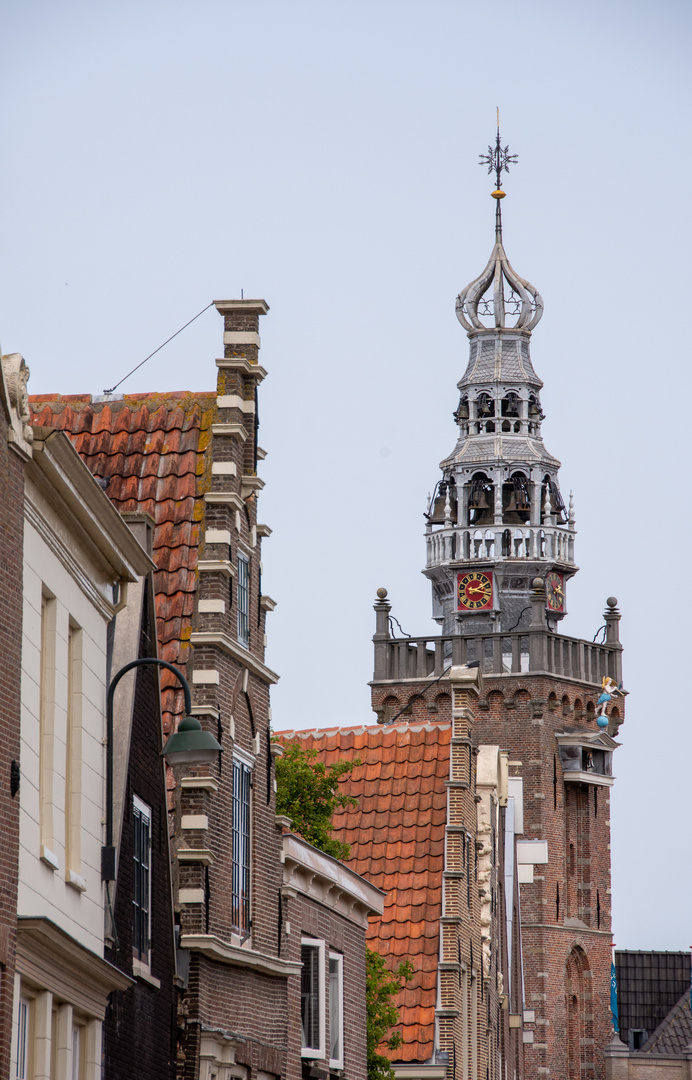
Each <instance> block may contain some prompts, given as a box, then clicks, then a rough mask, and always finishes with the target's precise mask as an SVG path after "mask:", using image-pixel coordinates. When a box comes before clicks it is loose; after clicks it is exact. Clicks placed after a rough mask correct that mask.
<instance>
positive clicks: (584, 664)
mask: <svg viewBox="0 0 692 1080" xmlns="http://www.w3.org/2000/svg"><path fill="white" fill-rule="evenodd" d="M483 160H484V162H485V163H486V164H488V166H489V170H488V171H489V172H495V179H496V189H495V190H494V191H493V193H492V195H493V198H494V199H495V200H496V212H495V213H496V220H495V245H494V247H493V250H492V253H491V256H490V259H489V261H488V264H487V266H486V267H485V269H484V270H483V272H482V273H481V274H480V275H479V276H478V277H477V278H476V279H475V280H474V281H473V282H472V283H471V284H470V285H468V286H467V287H466V288H465V289H464V290H463V291H462V292H461V294H460V295H459V297H458V299H457V305H456V309H457V317H458V319H459V321H460V323H461V324H462V326H463V327H464V329H465V330H466V332H467V335H468V338H469V342H470V355H469V361H468V366H467V368H466V371H465V373H464V375H463V376H462V378H461V380H460V382H459V383H458V386H459V390H460V392H461V397H460V401H459V404H458V406H457V409H456V412H455V414H454V418H455V420H456V423H457V425H458V428H459V437H458V440H457V443H456V446H455V447H454V449H453V451H452V453H451V454H450V455H449V456H448V457H446V458H445V459H444V461H442V463H441V466H440V467H441V470H442V476H441V478H440V480H439V481H438V483H437V485H436V488H435V491H434V492H433V497H432V498H431V499H430V500H429V505H428V508H427V514H426V518H427V526H426V546H427V561H426V567H425V570H424V573H425V574H426V576H427V577H428V578H429V579H430V581H431V585H432V599H433V618H434V619H435V621H436V622H437V623H438V624H439V627H440V630H439V632H438V634H437V635H436V636H426V637H421V638H407V639H401V638H398V639H396V638H394V637H392V636H391V635H390V631H389V629H388V627H389V626H391V625H392V623H391V621H389V620H388V614H389V607H390V605H389V603H388V601H387V600H386V599H385V598H381V599H380V600H379V601H378V603H377V604H376V609H377V610H378V632H377V633H376V634H375V638H374V643H375V671H374V678H373V682H372V684H371V685H372V701H373V708H374V709H375V711H376V712H377V713H378V716H379V717H380V720H381V721H382V722H384V723H387V722H388V721H389V720H391V719H392V718H393V717H394V716H395V715H396V714H398V713H400V712H401V710H404V715H406V716H408V717H410V718H411V720H414V721H420V720H422V719H425V718H429V717H430V713H435V712H437V711H438V709H439V708H440V707H441V706H440V705H439V702H440V700H441V698H440V691H441V690H443V689H445V684H447V686H448V676H447V674H445V673H446V672H447V671H448V669H449V668H450V667H451V666H452V665H458V664H477V665H478V666H479V667H480V668H481V671H482V673H483V691H482V694H481V698H480V700H479V702H478V703H477V704H476V706H475V707H474V711H475V720H474V722H473V724H472V737H473V739H474V741H475V742H476V743H477V744H483V743H485V744H496V745H499V746H500V747H502V748H503V749H506V750H508V751H509V759H510V776H513V777H515V778H516V780H517V781H518V780H519V778H521V781H522V782H523V807H524V814H523V837H521V839H523V840H524V841H527V840H528V841H543V842H547V848H548V862H547V864H545V865H539V866H537V867H536V872H535V873H533V871H531V870H530V869H529V868H527V870H526V871H524V872H523V878H522V876H521V872H520V879H519V880H520V881H522V885H521V926H522V944H523V956H524V1003H523V1004H524V1028H525V1030H524V1042H525V1051H526V1056H525V1061H526V1071H525V1075H526V1076H527V1077H542V1076H546V1077H550V1078H551V1080H591V1078H597V1077H598V1078H600V1077H603V1076H604V1075H605V1065H604V1055H603V1048H604V1047H605V1045H606V1044H607V1042H608V1041H609V1039H610V1037H611V1032H612V1028H611V1018H610V1009H609V999H610V962H611V933H610V810H609V793H610V786H611V785H612V783H613V775H612V754H613V751H614V749H615V748H616V747H617V745H618V743H617V742H616V741H615V738H614V736H615V735H616V734H617V731H618V728H619V726H620V724H621V723H622V720H623V716H622V701H623V699H622V696H621V695H619V694H618V693H617V691H615V692H614V693H613V694H612V696H611V699H610V700H609V701H607V702H606V703H605V704H604V703H602V702H601V703H599V697H600V696H601V693H602V690H603V687H604V680H605V679H611V680H612V683H611V684H609V686H610V688H611V690H612V686H613V684H615V685H616V686H617V685H618V684H620V682H621V645H620V643H619V634H618V624H619V620H620V614H619V612H618V610H617V601H616V600H615V598H614V597H610V598H609V599H608V602H607V609H606V612H605V616H604V624H605V625H604V626H603V629H602V640H600V641H599V642H598V643H595V642H592V641H583V640H579V639H576V638H570V637H566V636H564V635H562V634H560V633H559V624H560V620H561V619H562V618H563V617H564V615H565V613H566V589H567V583H568V581H569V580H570V578H571V577H572V576H573V575H574V574H575V573H576V572H577V566H576V565H575V562H574V537H575V529H574V510H573V503H572V499H571V498H570V500H569V508H567V507H566V506H565V503H564V501H563V499H562V497H561V494H560V488H559V484H558V470H559V468H560V463H559V461H557V459H556V458H554V457H552V455H551V454H550V453H548V451H547V449H546V447H545V445H544V443H543V438H542V435H541V421H542V420H543V412H542V410H541V403H540V390H541V387H542V385H543V384H542V382H541V380H540V379H539V378H538V376H537V375H536V373H535V371H534V368H533V365H532V363H531V356H530V341H531V333H532V331H533V329H534V328H535V326H536V325H537V323H538V321H539V319H540V317H541V315H542V312H543V303H542V300H541V298H540V295H539V293H538V292H537V290H536V289H535V288H534V287H533V286H532V285H531V284H530V283H529V282H528V281H526V280H524V279H523V278H522V277H520V276H519V274H517V273H516V272H515V270H514V269H513V268H512V266H511V265H510V263H509V260H508V259H507V256H506V254H505V250H504V246H503V240H502V218H501V209H500V207H501V199H502V198H504V192H503V191H502V190H501V187H500V180H501V174H502V171H503V170H505V171H507V164H508V162H511V161H513V160H514V158H513V157H510V156H509V154H508V151H507V147H504V148H503V147H502V146H501V143H500V136H499V131H498V135H497V141H496V144H495V146H494V147H490V148H489V153H488V155H487V156H486V157H485V158H484V159H483ZM597 636H598V635H597ZM463 1080H468V1078H467V1077H463ZM471 1080H477V1078H475V1077H472V1078H471Z"/></svg>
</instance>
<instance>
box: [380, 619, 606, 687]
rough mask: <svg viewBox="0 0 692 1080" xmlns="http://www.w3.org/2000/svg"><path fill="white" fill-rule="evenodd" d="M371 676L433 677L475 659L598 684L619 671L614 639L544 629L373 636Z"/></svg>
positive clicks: (490, 669) (489, 669)
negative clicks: (472, 634) (597, 639)
mask: <svg viewBox="0 0 692 1080" xmlns="http://www.w3.org/2000/svg"><path fill="white" fill-rule="evenodd" d="M374 644H375V672H374V678H373V681H374V682H375V683H377V682H388V681H397V682H398V681H399V680H402V679H417V680H423V679H433V678H436V677H439V676H441V675H442V674H443V673H444V671H445V670H446V669H447V668H448V667H450V665H452V664H469V663H472V662H473V661H478V662H479V665H480V668H481V670H482V671H483V673H484V674H485V675H510V674H520V673H522V672H526V673H531V674H537V673H539V672H542V673H549V674H551V675H561V676H563V677H564V678H569V679H578V680H579V681H580V682H586V683H591V684H593V685H594V686H596V685H598V686H600V684H601V681H602V679H603V677H604V676H606V675H608V676H610V678H611V679H613V680H614V681H615V682H616V683H619V682H620V681H621V679H622V675H621V646H620V644H619V643H612V644H609V643H605V644H595V643H593V642H589V641H583V640H581V639H580V638H571V637H565V636H563V635H562V634H554V633H551V632H550V631H548V630H545V629H540V630H528V631H521V632H519V631H515V632H514V633H506V634H502V633H498V634H482V635H479V636H477V637H470V636H469V637H462V636H460V635H453V636H439V637H422V638H389V639H388V640H381V639H380V640H378V638H377V636H376V638H375V643H374Z"/></svg>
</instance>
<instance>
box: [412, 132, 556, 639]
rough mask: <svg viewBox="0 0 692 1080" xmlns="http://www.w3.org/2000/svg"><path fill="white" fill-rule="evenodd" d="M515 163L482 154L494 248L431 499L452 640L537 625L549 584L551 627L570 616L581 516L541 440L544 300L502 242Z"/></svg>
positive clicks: (465, 311) (480, 284)
mask: <svg viewBox="0 0 692 1080" xmlns="http://www.w3.org/2000/svg"><path fill="white" fill-rule="evenodd" d="M515 160H516V155H510V154H509V153H508V149H507V147H505V148H504V149H503V148H502V145H501V143H500V134H499V128H498V134H497V141H496V144H495V146H494V147H493V146H490V147H488V154H487V155H483V156H482V161H483V163H487V164H488V166H489V169H488V171H489V172H495V180H496V186H495V190H494V191H493V192H492V196H493V198H494V199H495V204H496V206H495V244H494V246H493V249H492V252H491V254H490V258H489V260H488V263H487V265H486V267H485V269H484V270H483V271H482V273H481V274H479V275H478V277H476V278H475V279H474V280H473V281H472V282H471V283H470V284H469V285H467V286H466V288H465V289H462V291H461V293H460V294H459V296H458V297H457V302H456V312H457V318H458V319H459V322H460V323H461V325H462V326H463V327H464V329H465V330H466V332H467V335H468V339H469V344H470V351H469V360H468V364H467V367H466V371H465V372H464V374H463V376H462V378H461V379H460V380H459V383H458V384H457V385H458V387H459V391H460V398H459V404H458V405H457V408H456V411H455V413H454V419H455V421H456V423H457V425H458V428H459V437H458V440H457V443H456V446H455V447H454V449H453V450H452V452H451V454H449V455H448V457H446V458H445V459H444V461H442V462H441V465H440V468H441V470H442V476H441V478H440V480H439V481H438V482H437V485H436V487H435V490H434V493H433V497H432V498H431V499H429V504H428V508H427V513H426V518H427V527H426V544H427V559H426V566H425V570H424V573H425V574H426V576H427V577H428V578H429V579H430V581H431V583H432V593H433V618H434V619H436V620H437V622H439V623H440V624H441V626H442V628H443V631H444V632H446V633H451V632H454V631H455V630H456V632H458V633H461V634H469V635H475V634H478V633H479V632H483V631H486V632H487V631H488V630H491V629H497V630H502V631H508V630H510V629H522V628H525V627H527V626H528V625H529V622H530V611H531V600H530V591H531V582H532V581H533V579H534V578H535V577H537V576H540V577H542V578H543V579H544V582H545V589H546V610H547V618H548V625H549V626H552V627H553V628H554V627H555V625H556V624H557V622H558V621H559V620H560V619H562V618H563V617H564V615H565V614H566V610H567V609H566V603H565V593H566V584H567V581H568V580H569V578H570V577H572V575H573V574H575V573H576V571H577V567H576V565H575V563H574V537H575V528H574V506H573V501H572V498H571V496H570V500H569V506H568V507H567V506H566V505H565V502H564V500H563V498H562V495H561V493H560V486H559V482H558V470H559V468H560V462H559V461H558V460H557V458H555V457H553V455H552V454H551V453H549V451H548V450H547V448H546V446H545V444H544V442H543V436H542V434H541V422H542V420H543V418H544V416H543V411H542V408H541V398H540V392H541V388H542V386H543V383H542V382H541V380H540V378H539V377H538V375H537V374H536V372H535V371H534V368H533V364H532V363H531V352H530V345H531V333H532V331H533V329H534V328H535V326H536V325H537V324H538V322H539V320H540V318H541V315H542V314H543V301H542V299H541V296H540V293H539V292H538V290H537V289H536V288H534V286H533V285H531V283H530V282H528V281H526V280H525V279H524V278H522V277H520V275H519V274H517V272H516V270H514V268H513V267H512V265H511V263H510V261H509V259H508V258H507V255H506V253H505V249H504V245H503V239H502V209H501V200H502V199H503V198H504V197H505V193H504V191H502V189H501V187H500V180H501V173H502V171H503V170H506V171H509V164H510V163H512V162H513V161H515Z"/></svg>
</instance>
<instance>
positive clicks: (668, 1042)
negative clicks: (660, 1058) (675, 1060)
mask: <svg viewBox="0 0 692 1080" xmlns="http://www.w3.org/2000/svg"><path fill="white" fill-rule="evenodd" d="M690 1043H692V1010H691V1009H690V991H689V990H687V991H686V993H684V994H683V995H682V997H681V998H680V1000H679V1001H678V1003H677V1005H674V1006H673V1008H672V1009H671V1010H670V1012H669V1013H668V1015H667V1016H666V1018H665V1019H664V1020H661V1023H660V1024H659V1025H658V1027H657V1028H656V1030H655V1031H654V1033H653V1035H650V1036H649V1038H648V1039H647V1040H646V1042H645V1043H644V1045H643V1046H642V1048H641V1050H640V1051H639V1052H640V1053H641V1054H685V1053H688V1052H689V1048H690Z"/></svg>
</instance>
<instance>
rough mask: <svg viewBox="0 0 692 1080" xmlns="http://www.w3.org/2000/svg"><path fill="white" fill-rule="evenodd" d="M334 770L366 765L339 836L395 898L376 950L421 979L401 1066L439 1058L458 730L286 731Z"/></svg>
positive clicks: (374, 925) (337, 826)
mask: <svg viewBox="0 0 692 1080" xmlns="http://www.w3.org/2000/svg"><path fill="white" fill-rule="evenodd" d="M280 738H282V739H283V740H288V739H291V738H299V739H300V740H301V743H302V745H304V746H306V747H311V748H314V749H316V750H317V751H318V752H319V755H320V758H321V759H322V760H323V761H325V762H326V763H327V764H332V763H334V762H335V761H337V760H340V759H343V758H347V759H351V760H353V759H354V758H359V759H360V761H361V765H360V766H358V767H356V768H355V769H354V770H353V772H352V773H351V775H350V777H348V778H347V779H346V780H345V781H343V783H342V785H341V787H342V791H343V792H344V794H348V795H352V796H354V797H355V798H356V800H357V805H356V806H355V807H353V806H351V807H344V808H343V809H342V810H340V811H339V812H338V813H337V814H335V816H334V835H335V836H336V837H337V838H338V839H339V840H342V841H343V842H345V843H347V844H350V846H351V857H350V859H349V865H350V866H351V867H352V869H353V870H355V871H356V872H357V873H359V874H362V875H363V876H364V877H366V878H368V879H369V880H370V881H372V883H373V884H374V885H377V887H378V888H380V889H383V890H384V891H385V892H386V893H387V899H386V901H385V909H384V912H383V914H382V917H381V918H380V919H371V920H370V923H369V928H368V934H367V938H368V944H369V945H370V947H371V948H375V949H377V951H378V952H380V953H381V954H382V955H383V956H384V957H390V958H391V966H393V967H394V966H396V965H397V964H399V963H400V962H401V961H402V960H411V962H412V964H413V966H414V975H413V978H412V979H411V981H410V982H409V983H408V985H407V986H406V987H405V989H404V990H403V991H402V992H401V994H400V995H399V997H398V1000H397V1005H398V1007H399V1010H400V1016H401V1024H400V1025H399V1030H400V1031H401V1033H402V1035H403V1039H404V1042H403V1045H402V1046H400V1047H399V1048H398V1049H397V1050H396V1051H393V1052H392V1053H391V1055H390V1056H391V1057H393V1058H396V1059H397V1060H403V1061H427V1060H428V1059H429V1058H430V1057H431V1056H432V1053H433V1043H434V1031H435V1001H436V994H437V962H438V953H439V932H440V915H441V913H442V871H443V869H444V831H445V823H446V817H447V791H446V788H445V780H447V779H448V777H449V754H450V749H449V748H450V738H451V728H450V725H449V724H447V723H429V724H405V725H394V726H392V727H381V726H377V727H367V728H363V727H357V728H345V729H342V730H339V729H338V728H330V729H327V730H323V731H304V732H295V733H294V732H283V733H281V735H280Z"/></svg>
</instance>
